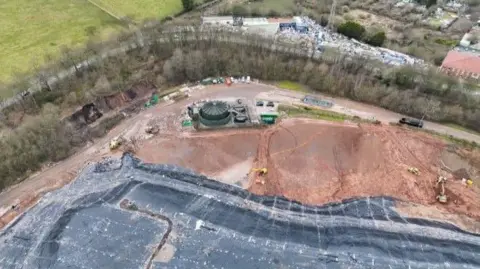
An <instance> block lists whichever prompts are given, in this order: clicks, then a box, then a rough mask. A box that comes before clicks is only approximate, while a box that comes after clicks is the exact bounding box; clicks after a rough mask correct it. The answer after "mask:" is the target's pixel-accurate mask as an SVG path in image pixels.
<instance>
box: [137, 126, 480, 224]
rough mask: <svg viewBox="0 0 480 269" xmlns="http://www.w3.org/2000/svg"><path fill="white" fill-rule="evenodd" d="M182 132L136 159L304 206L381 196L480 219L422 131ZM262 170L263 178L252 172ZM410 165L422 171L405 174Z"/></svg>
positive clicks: (143, 149) (474, 194)
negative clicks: (441, 180)
mask: <svg viewBox="0 0 480 269" xmlns="http://www.w3.org/2000/svg"><path fill="white" fill-rule="evenodd" d="M172 128H173V126H172ZM172 128H170V129H171V130H172ZM181 133H182V134H181V135H175V136H170V135H161V134H160V135H158V136H156V137H153V138H151V139H148V140H145V141H143V142H142V143H141V146H140V147H139V150H138V151H137V152H136V155H137V156H138V157H140V158H141V159H143V160H145V161H147V162H154V163H169V164H176V165H180V166H184V167H188V168H191V169H193V170H195V171H198V172H200V173H203V174H206V175H208V176H210V177H213V178H215V179H217V180H220V181H222V182H225V183H228V184H235V185H238V186H242V187H245V188H248V189H249V190H250V191H252V192H254V193H256V194H262V195H281V196H285V197H287V198H289V199H293V200H296V201H300V202H303V203H307V204H325V203H328V202H332V201H341V200H343V199H346V198H351V197H365V196H378V195H386V196H391V197H395V198H397V199H400V200H403V201H409V202H412V203H416V204H419V205H423V206H427V207H432V208H435V209H436V210H441V211H444V212H449V213H460V214H462V215H465V216H468V217H472V218H474V219H480V205H479V204H478V203H477V201H479V199H480V193H479V191H478V189H477V187H476V186H474V187H470V188H467V187H466V186H465V185H463V184H462V182H461V180H458V179H455V178H454V177H453V176H452V174H451V173H448V172H446V171H445V170H444V169H442V167H443V166H444V165H445V162H447V163H449V164H450V163H451V161H450V160H449V159H447V158H445V152H447V150H446V149H447V148H446V144H445V143H444V142H443V141H441V140H439V139H436V138H433V137H431V136H429V135H427V134H424V133H420V132H412V131H410V130H408V129H404V128H399V127H396V126H388V125H380V126H378V125H372V124H360V125H358V124H356V123H332V122H324V121H318V120H307V119H284V120H282V122H281V123H279V124H277V125H275V126H272V127H270V128H267V129H250V130H235V129H232V130H222V131H202V132H196V131H193V130H184V131H183V132H181ZM451 154H454V153H451ZM450 165H451V164H450ZM460 165H462V163H459V161H457V163H456V166H460ZM456 166H455V167H456ZM263 167H266V168H267V169H268V174H267V175H266V176H258V174H257V173H255V172H252V169H254V168H263ZM409 167H416V168H418V169H419V170H420V172H421V174H420V175H419V176H417V175H413V174H411V173H410V172H408V168H409ZM438 175H445V176H447V177H448V178H449V181H448V182H447V185H446V192H447V195H448V197H449V201H448V203H447V204H439V203H438V202H437V201H436V196H437V194H438V193H437V190H438V187H437V186H436V179H437V177H438ZM417 211H418V210H417Z"/></svg>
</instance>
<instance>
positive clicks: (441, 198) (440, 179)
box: [436, 176, 447, 204]
mask: <svg viewBox="0 0 480 269" xmlns="http://www.w3.org/2000/svg"><path fill="white" fill-rule="evenodd" d="M445 183H447V178H446V177H442V176H439V177H438V179H437V187H438V185H441V187H442V188H441V189H440V191H439V193H438V195H437V197H436V198H437V200H438V201H439V202H440V203H442V204H445V203H447V195H446V194H445Z"/></svg>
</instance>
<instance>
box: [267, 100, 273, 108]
mask: <svg viewBox="0 0 480 269" xmlns="http://www.w3.org/2000/svg"><path fill="white" fill-rule="evenodd" d="M267 106H270V107H274V106H275V104H274V103H273V102H272V101H269V102H268V103H267Z"/></svg>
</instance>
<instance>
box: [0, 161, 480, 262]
mask: <svg viewBox="0 0 480 269" xmlns="http://www.w3.org/2000/svg"><path fill="white" fill-rule="evenodd" d="M0 240H1V242H2V244H0V268H2V269H13V268H38V269H46V268H104V269H108V268H112V269H113V268H115V269H120V268H128V269H130V268H222V267H223V268H287V267H288V268H394V269H396V268H444V266H445V265H447V264H448V265H449V266H450V267H451V268H479V267H480V252H479V251H478V250H479V249H480V236H478V235H475V234H472V233H469V232H466V231H463V230H461V229H459V228H457V227H455V226H453V225H451V224H445V223H440V222H433V221H429V220H423V219H418V218H405V217H402V216H401V215H399V214H398V213H397V212H396V211H395V201H394V200H393V199H391V198H388V197H375V198H366V199H350V200H345V201H343V202H341V203H332V204H327V205H325V206H321V207H315V206H307V205H302V204H300V203H297V202H294V201H291V200H288V199H285V198H282V197H275V196H272V197H268V196H259V195H255V194H252V193H249V192H247V191H245V190H243V189H241V188H239V187H236V186H234V185H227V184H223V183H220V182H218V181H214V180H211V179H209V178H207V177H205V176H201V175H198V174H195V173H194V172H193V171H190V170H187V169H183V168H180V167H177V166H173V165H157V164H147V163H143V162H142V161H140V160H139V159H136V158H134V157H132V156H131V155H129V154H125V155H124V156H123V157H122V158H121V159H110V160H106V161H104V162H102V163H99V164H95V165H91V166H89V167H87V168H86V169H85V170H84V171H83V172H82V174H81V175H80V176H79V178H78V179H77V180H76V181H74V182H72V183H71V184H69V185H67V186H65V187H63V188H61V189H59V190H57V191H54V192H52V193H50V194H48V195H46V196H45V197H43V198H42V199H41V200H40V201H39V203H38V204H37V205H36V206H34V207H33V208H32V209H30V210H29V211H27V212H26V213H25V214H24V215H22V216H20V217H19V218H18V219H17V220H16V221H14V222H13V223H11V224H10V225H9V226H8V227H6V228H5V229H4V230H3V231H2V232H1V234H0Z"/></svg>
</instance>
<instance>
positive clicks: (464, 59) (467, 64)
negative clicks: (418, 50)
mask: <svg viewBox="0 0 480 269" xmlns="http://www.w3.org/2000/svg"><path fill="white" fill-rule="evenodd" d="M441 69H442V70H443V71H444V72H446V73H447V74H449V75H453V76H457V77H462V78H474V79H479V78H480V55H479V54H475V53H472V52H467V51H455V50H452V51H450V52H448V54H447V56H446V57H445V59H444V60H443V62H442V66H441Z"/></svg>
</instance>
